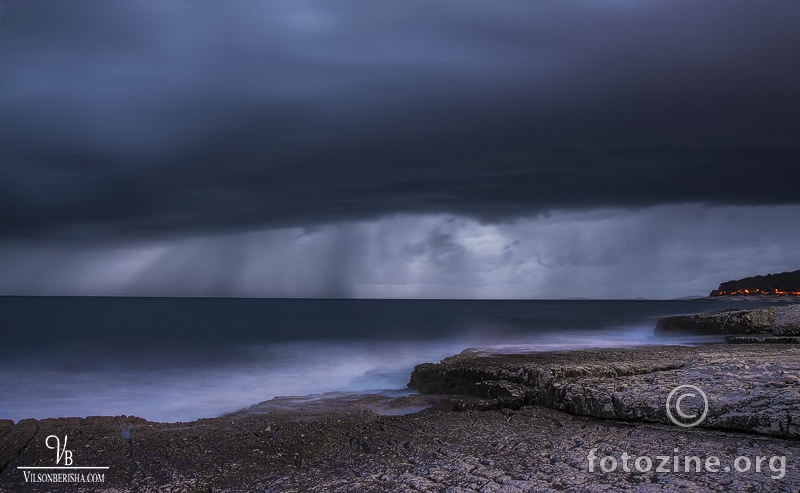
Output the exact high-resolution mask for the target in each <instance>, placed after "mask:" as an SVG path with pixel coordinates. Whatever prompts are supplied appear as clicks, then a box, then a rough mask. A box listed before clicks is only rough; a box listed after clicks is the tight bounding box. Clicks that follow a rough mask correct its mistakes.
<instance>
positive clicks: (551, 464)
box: [0, 307, 800, 493]
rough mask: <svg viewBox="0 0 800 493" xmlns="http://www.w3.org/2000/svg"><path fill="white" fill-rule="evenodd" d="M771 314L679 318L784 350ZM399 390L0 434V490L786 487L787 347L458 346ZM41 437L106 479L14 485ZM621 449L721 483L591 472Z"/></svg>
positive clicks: (790, 401) (794, 400)
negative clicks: (521, 349)
mask: <svg viewBox="0 0 800 493" xmlns="http://www.w3.org/2000/svg"><path fill="white" fill-rule="evenodd" d="M774 308H776V307H768V308H766V309H765V310H767V311H766V312H764V313H756V314H753V313H752V311H751V312H748V313H733V312H731V311H725V312H719V313H716V314H714V313H712V314H704V315H703V316H690V317H695V318H683V319H679V320H683V323H684V329H686V328H687V327H689V330H692V329H691V327H690V326H691V324H695V325H697V324H700V325H702V324H706V325H707V324H708V323H710V322H709V320H716V322H714V323H717V324H718V325H719V324H721V322H720V320H729V321H731V320H732V321H737V320H738V322H736V323H733V322H731V323H729V324H728V325H725V324H722V325H719V326H724V327H727V328H726V329H725V330H728V329H730V328H731V327H738V328H735V329H730V330H737V331H738V330H743V329H742V325H741V321H742V320H749V322H748V324H749V325H748V324H745V325H747V327H751V328H752V327H754V326H759V327H761V328H762V329H763V330H764V331H763V332H735V334H739V336H742V334H745V335H746V336H747V337H767V338H768V337H789V338H791V337H793V336H792V335H781V333H780V331H778V333H777V334H776V330H775V327H777V324H783V325H782V327H789V326H791V324H792V323H794V322H793V320H794V319H793V318H792V314H793V313H794V312H791V311H790V312H786V313H788V314H789V316H788V318H787V317H784V318H781V316H782V315H781V313H783V312H781V309H780V307H777V309H775V310H773V309H774ZM770 310H772V311H770ZM697 317H700V318H697ZM703 317H705V318H703ZM673 318H674V317H673ZM765 321H766V322H765ZM676 323H677V322H675V320H672V321H668V322H665V324H667V325H668V324H673V326H675V324H676ZM687 323H688V324H689V325H686V324H687ZM737 324H738V325H737ZM660 325H661V324H660ZM706 325H703V327H706ZM703 327H701V329H702V330H705V328H703ZM767 329H769V330H767ZM659 330H665V329H664V327H663V326H662V328H661V329H659ZM715 330H717V329H715ZM747 330H750V329H747ZM759 330H761V329H759ZM787 330H788V329H787ZM667 332H669V331H667ZM786 334H791V332H786ZM743 337H744V336H743ZM739 342H743V341H739ZM679 385H694V386H696V387H697V388H698V389H700V390H702V391H703V392H704V393H705V394H706V395H707V399H708V410H707V413H706V416H705V418H704V419H703V420H702V422H700V423H699V424H698V425H697V426H695V427H683V426H678V425H677V424H675V422H673V420H672V419H671V418H670V416H669V414H668V413H667V410H666V406H665V403H666V401H667V399H668V396H669V395H670V392H671V390H672V389H674V388H675V387H677V386H679ZM409 387H411V388H414V389H417V390H418V391H419V392H420V393H419V394H412V395H355V396H354V395H331V396H321V398H315V399H302V398H296V399H291V398H278V399H273V400H271V401H267V402H263V403H261V404H257V405H255V406H252V407H251V408H248V409H245V410H242V411H239V412H237V413H233V414H230V415H226V416H222V417H219V418H213V419H200V420H197V421H193V422H190V423H155V422H148V421H146V420H143V419H141V418H136V417H127V416H118V417H89V418H85V419H82V418H61V419H43V420H33V419H28V420H21V421H19V422H17V423H14V422H12V421H8V420H5V421H0V491H3V492H5V491H9V492H12V491H108V492H117V491H120V492H121V491H126V492H127V491H143V492H150V491H153V492H155V491H198V492H200V491H203V492H208V491H214V492H217V491H220V492H221V491H275V492H288V491H298V492H299V491H304V492H305V491H308V492H344V491H353V492H378V491H381V492H384V491H399V492H411V491H432V492H433V491H435V492H449V493H465V492H500V491H502V492H514V493H517V492H545V491H575V492H579V491H580V492H582V491H594V492H599V491H637V492H638V491H797V490H798V488H800V470H798V468H797V467H796V462H797V460H800V440H799V438H800V427H799V426H798V425H799V424H800V347H798V346H794V345H792V344H769V343H762V344H707V345H700V346H649V347H636V348H618V349H589V350H580V351H557V352H540V353H527V354H491V353H479V352H476V351H469V350H467V351H464V352H462V353H461V354H459V355H456V356H452V357H450V358H446V359H445V360H443V361H442V362H440V363H425V364H422V365H419V366H418V367H417V368H416V369H415V370H414V372H413V374H412V375H411V379H410V383H409ZM683 404H684V405H687V404H688V407H687V406H685V407H684V408H683V411H687V412H690V414H691V415H692V416H696V415H697V414H699V411H700V409H699V408H697V406H698V403H697V402H694V403H692V402H690V401H688V400H687V401H685V402H684V403H683ZM693 406H694V407H693ZM51 435H55V436H56V437H62V438H60V440H61V443H63V444H64V448H63V450H66V451H69V452H70V457H71V459H72V460H74V465H75V466H81V467H88V466H92V467H95V466H96V467H107V468H108V469H103V470H91V471H81V473H85V474H87V475H88V474H98V473H99V474H103V478H102V479H103V481H102V482H99V483H75V482H74V481H70V482H61V483H52V482H30V478H31V476H29V475H30V474H31V473H32V471H34V472H36V471H38V473H40V474H41V473H42V471H43V470H31V469H27V470H26V469H20V468H26V467H27V468H30V467H52V466H54V465H55V464H56V460H57V457H56V450H54V449H52V448H48V445H52V443H48V442H47V437H49V436H51ZM63 437H68V442H66V441H65V440H64V438H63ZM67 443H68V444H67ZM623 454H628V455H630V456H633V457H642V456H649V457H653V458H654V457H656V456H665V457H681V458H682V457H685V456H697V457H699V458H701V459H703V460H705V458H707V457H710V456H716V457H718V458H719V459H720V461H721V462H720V463H721V464H722V465H721V466H720V467H721V468H723V467H728V471H727V472H725V471H723V470H722V469H720V470H719V471H716V472H714V471H709V470H705V469H704V470H702V471H700V472H697V471H696V470H694V469H691V470H690V472H686V470H685V468H684V465H683V464H679V465H678V466H676V467H678V469H679V471H677V472H676V471H674V470H669V472H665V471H663V470H662V471H656V468H655V466H654V467H653V468H652V469H650V470H646V471H644V470H638V469H635V468H633V469H631V468H628V470H627V471H626V470H623V468H622V466H621V465H620V467H619V468H616V469H615V470H613V471H608V472H604V471H602V470H600V469H599V465H600V462H599V461H600V459H601V458H602V457H613V458H615V461H621V460H622V457H623ZM590 455H594V456H596V457H597V460H596V461H593V459H590ZM740 456H741V457H747V458H748V459H747V460H748V461H751V462H752V463H753V464H755V461H757V460H760V459H758V458H759V457H764V458H765V459H764V461H767V458H770V459H773V462H772V463H769V462H764V461H761V462H760V466H759V467H760V470H759V471H755V469H754V468H755V465H753V466H752V468H750V470H748V471H747V472H738V471H737V470H735V469H732V466H731V464H733V461H734V460H735V458H737V457H740ZM61 459H62V461H61V462H60V463H59V465H61V464H64V462H65V459H64V455H63V454H62V456H61ZM654 460H655V459H654ZM673 462H674V461H673ZM607 464H608V463H606V465H607ZM620 464H621V462H620ZM726 464H727V465H726ZM768 464H771V465H770V466H769V467H768ZM780 464H783V466H782V467H779V466H780ZM740 465H741V464H740ZM631 467H632V466H631ZM44 471H46V473H47V474H51V473H53V471H52V470H44ZM26 472H27V474H28V476H26ZM58 472H59V473H63V471H58ZM73 472H74V471H73ZM38 477H39V478H41V476H38ZM26 478H28V479H29V481H28V482H26ZM87 478H90V477H89V476H87ZM91 478H94V479H98V476H96V475H95V476H91ZM91 478H90V479H91ZM45 479H53V476H49V477H47V476H45ZM73 479H74V478H73Z"/></svg>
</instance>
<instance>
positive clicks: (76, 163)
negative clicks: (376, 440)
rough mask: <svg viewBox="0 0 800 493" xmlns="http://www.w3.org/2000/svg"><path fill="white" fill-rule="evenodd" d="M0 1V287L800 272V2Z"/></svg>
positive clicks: (649, 290)
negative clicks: (799, 270) (798, 270)
mask: <svg viewBox="0 0 800 493" xmlns="http://www.w3.org/2000/svg"><path fill="white" fill-rule="evenodd" d="M4 3H5V7H7V8H6V9H5V10H4V6H3V5H2V3H0V294H121V295H217V296H218V295H221V296H358V297H417V296H419V297H490V298H498V297H501V298H506V297H508V298H549V297H559V298H560V297H571V296H584V297H587V296H588V297H601V298H605V297H637V296H644V297H655V298H669V297H678V296H687V295H698V294H701V295H702V294H707V293H708V292H709V291H710V290H711V289H713V288H715V287H716V286H717V284H719V283H720V282H722V281H725V280H728V279H731V278H737V277H742V276H746V275H754V274H763V273H768V272H779V271H784V270H795V269H798V268H800V253H798V252H800V138H798V136H800V49H798V46H800V29H798V26H799V25H800V2H797V1H787V0H767V1H763V2H753V1H752V0H748V1H737V0H719V1H715V0H709V1H704V2H696V1H682V0H670V1H649V0H639V1H633V0H609V1H599V0H586V1H577V0H576V1H558V2H531V1H529V0H525V1H515V0H509V1H496V0H492V1H488V0H487V1H477V0H458V1H455V0H454V1H435V0H425V1H413V0H403V1H389V2H376V1H374V0H363V1H350V0H337V1H304V0H291V1H288V0H287V1H253V2H243V1H240V2H207V1H196V2H188V1H187V2H171V1H167V0H153V1H135V2H128V1H116V0H115V1H113V2H109V1H106V0H103V1H96V2H94V1H82V0H79V1H71V2H63V1H33V0H4Z"/></svg>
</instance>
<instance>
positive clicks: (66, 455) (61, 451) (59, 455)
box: [44, 435, 72, 466]
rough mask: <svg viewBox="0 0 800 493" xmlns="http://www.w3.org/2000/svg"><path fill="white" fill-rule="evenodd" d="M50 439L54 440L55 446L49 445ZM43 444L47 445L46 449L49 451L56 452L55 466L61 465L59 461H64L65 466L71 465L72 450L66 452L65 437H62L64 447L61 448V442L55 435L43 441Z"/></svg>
mask: <svg viewBox="0 0 800 493" xmlns="http://www.w3.org/2000/svg"><path fill="white" fill-rule="evenodd" d="M51 439H55V441H56V445H55V447H53V446H52V445H50V441H51ZM44 444H45V445H47V448H49V449H50V450H53V449H55V451H56V464H60V463H61V459H64V465H65V466H71V465H72V450H67V435H64V446H63V447H62V446H61V440H59V439H58V437H57V436H55V435H50V436H49V437H47V439H45V441H44Z"/></svg>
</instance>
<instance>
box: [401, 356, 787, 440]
mask: <svg viewBox="0 0 800 493" xmlns="http://www.w3.org/2000/svg"><path fill="white" fill-rule="evenodd" d="M679 385H695V386H697V387H699V388H700V389H702V390H703V391H704V392H705V393H706V394H707V397H708V400H709V409H708V416H707V418H706V419H705V420H704V421H703V422H702V423H701V424H700V425H699V426H702V427H709V428H719V429H727V430H738V431H747V432H754V433H762V434H770V435H782V436H787V437H798V436H800V348H796V347H792V346H785V345H773V344H764V345H725V344H717V345H705V346H696V347H683V346H654V347H646V348H621V349H597V350H583V351H566V352H552V353H531V354H518V355H501V354H494V355H491V354H490V355H477V354H475V353H472V352H469V351H465V352H464V353H462V354H460V355H458V356H454V357H450V358H447V359H445V360H443V361H442V362H441V363H439V364H430V363H426V364H423V365H419V366H417V368H416V369H415V370H414V373H413V374H412V376H411V382H410V384H409V386H410V387H412V388H416V389H419V390H420V391H422V392H429V393H440V394H445V393H455V394H467V395H473V396H479V397H484V398H488V399H492V400H493V401H494V402H495V403H496V404H495V405H496V406H499V407H503V406H505V407H511V408H518V407H520V406H523V405H527V404H539V405H543V406H547V407H551V408H553V409H559V410H563V411H567V412H569V413H573V414H579V415H589V416H594V417H597V418H605V419H616V420H626V421H656V422H661V423H671V420H670V418H669V416H668V415H667V412H666V408H665V405H664V404H665V402H666V399H667V396H668V395H669V393H670V391H671V390H672V389H674V388H675V387H677V386H679Z"/></svg>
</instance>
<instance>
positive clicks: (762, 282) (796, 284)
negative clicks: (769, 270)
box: [709, 270, 800, 296]
mask: <svg viewBox="0 0 800 493" xmlns="http://www.w3.org/2000/svg"><path fill="white" fill-rule="evenodd" d="M742 295H743V296H752V295H771V296H800V270H795V271H792V272H781V273H780V274H767V275H766V276H753V277H745V278H744V279H738V280H736V281H727V282H723V283H722V284H720V285H719V288H718V289H715V290H714V291H711V294H710V295H709V296H742Z"/></svg>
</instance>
